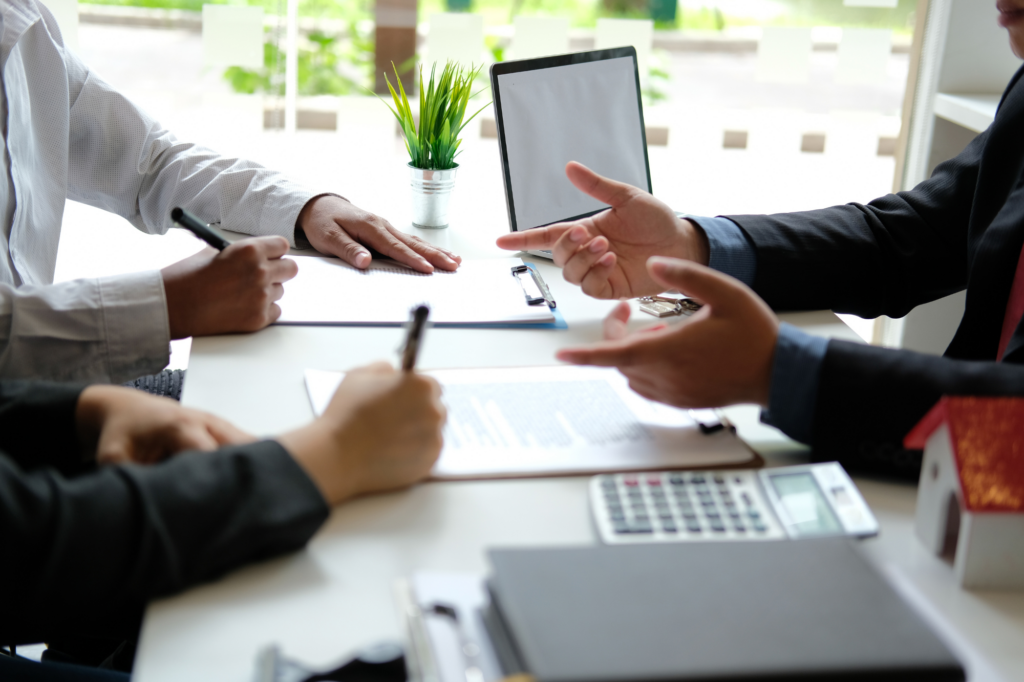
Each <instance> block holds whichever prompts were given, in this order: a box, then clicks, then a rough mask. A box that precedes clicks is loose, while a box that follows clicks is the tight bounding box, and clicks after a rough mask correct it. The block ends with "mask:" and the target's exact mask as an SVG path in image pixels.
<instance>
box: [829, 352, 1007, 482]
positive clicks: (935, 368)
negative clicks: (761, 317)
mask: <svg viewBox="0 0 1024 682" xmlns="http://www.w3.org/2000/svg"><path fill="white" fill-rule="evenodd" d="M943 395H972V396H1024V365H1019V364H1013V363H1005V362H1000V363H997V362H983V361H974V360H954V359H951V358H945V357H938V356H935V355H927V354H924V353H915V352H913V351H905V350H893V349H890V348H879V347H877V346H866V345H862V344H856V343H848V342H845V341H830V342H829V344H828V350H827V351H826V353H825V359H824V362H823V364H822V368H821V378H820V383H819V385H818V397H817V401H816V406H815V415H814V428H813V436H812V442H811V446H812V451H813V455H814V458H815V459H816V460H818V461H824V460H832V459H837V460H839V461H840V462H843V464H844V465H845V466H846V467H847V468H848V469H851V470H854V471H868V472H876V473H885V474H894V475H899V476H905V477H909V478H913V479H915V480H916V479H917V476H918V473H919V471H920V464H921V458H920V453H919V452H912V451H906V450H904V449H903V445H902V443H903V437H904V436H905V435H906V434H907V432H908V431H910V429H911V428H913V427H914V425H915V424H917V422H918V421H919V420H920V419H921V418H922V417H923V416H924V415H925V414H926V413H927V412H928V410H929V409H931V407H932V406H933V405H934V404H935V403H936V402H938V400H939V398H941V397H942V396H943Z"/></svg>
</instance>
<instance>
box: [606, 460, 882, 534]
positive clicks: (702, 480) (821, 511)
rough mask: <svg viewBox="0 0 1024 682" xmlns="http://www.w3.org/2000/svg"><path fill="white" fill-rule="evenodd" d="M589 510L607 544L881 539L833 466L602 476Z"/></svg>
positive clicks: (871, 519) (847, 481) (870, 517)
mask: <svg viewBox="0 0 1024 682" xmlns="http://www.w3.org/2000/svg"><path fill="white" fill-rule="evenodd" d="M590 505H591V509H592V511H593V515H594V522H595V524H596V525H597V529H598V532H599V533H600V535H601V540H602V541H604V542H605V543H606V544H623V543H637V542H641V543H642V542H686V541H693V540H703V541H708V540H711V541H715V540H730V541H735V540H787V539H798V538H806V537H820V536H827V535H852V536H855V537H870V536H873V535H877V534H878V521H876V520H875V517H874V515H873V514H872V513H871V509H869V508H868V505H867V503H865V502H864V498H863V497H861V494H860V491H859V490H857V486H855V485H854V483H853V481H852V480H850V477H849V476H848V475H847V473H846V471H845V470H844V469H843V467H842V466H840V465H839V463H838V462H825V463H821V464H808V465H800V466H789V467H778V468H771V469H761V470H756V471H755V470H736V471H660V472H648V473H640V474H606V475H602V476H595V477H594V478H592V479H591V480H590Z"/></svg>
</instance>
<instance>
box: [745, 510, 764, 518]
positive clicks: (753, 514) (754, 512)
mask: <svg viewBox="0 0 1024 682" xmlns="http://www.w3.org/2000/svg"><path fill="white" fill-rule="evenodd" d="M747 516H749V517H750V518H752V519H759V518H761V512H759V511H757V510H756V509H748V510H747Z"/></svg>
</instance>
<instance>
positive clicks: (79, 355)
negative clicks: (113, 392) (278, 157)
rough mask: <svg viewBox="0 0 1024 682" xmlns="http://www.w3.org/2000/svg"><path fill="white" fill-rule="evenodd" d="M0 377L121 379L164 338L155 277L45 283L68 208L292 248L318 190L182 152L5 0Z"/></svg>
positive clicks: (201, 151) (136, 370)
mask: <svg viewBox="0 0 1024 682" xmlns="http://www.w3.org/2000/svg"><path fill="white" fill-rule="evenodd" d="M0 80H2V84H3V88H2V92H0V118H2V132H3V140H4V145H3V155H2V157H3V158H2V160H0V167H2V168H0V171H2V175H3V178H2V179H0V220H2V221H3V223H2V225H0V377H3V378H29V377H31V378H39V379H57V380H87V381H109V382H121V381H127V380H130V379H133V378H135V377H138V376H141V375H144V374H150V373H153V372H156V371H159V370H160V369H162V368H163V367H164V366H166V364H167V360H168V348H169V341H170V333H169V326H168V321H167V302H166V298H165V296H164V290H163V282H162V280H161V277H160V273H159V272H155V271H153V272H143V273H137V274H131V275H119V276H116V277H101V278H97V279H86V280H76V281H73V282H66V283H62V284H53V272H54V266H55V264H56V260H57V244H58V242H59V240H60V231H61V220H62V218H63V213H64V203H65V199H66V198H69V199H74V200H75V201H80V202H83V203H86V204H89V205H91V206H96V207H98V208H102V209H105V210H107V211H110V212H112V213H116V214H117V215H119V216H122V217H123V218H126V219H127V220H128V221H129V222H131V224H132V225H134V226H135V227H137V228H138V229H140V230H142V231H144V232H150V233H156V234H164V233H165V232H167V230H168V228H170V227H171V220H170V211H171V208H173V207H174V206H182V207H184V208H186V209H188V210H190V211H192V212H193V213H195V214H196V215H198V216H199V217H200V218H203V219H204V220H207V221H209V222H219V223H221V225H223V226H224V227H225V228H227V229H230V230H235V231H238V232H247V233H249V234H255V235H282V236H284V237H286V238H287V239H288V240H289V241H290V242H292V243H294V228H295V222H296V220H297V219H298V215H299V212H300V211H301V210H302V207H303V206H304V205H305V204H306V202H307V201H309V200H310V199H311V198H312V197H313V196H314V195H315V193H314V192H311V191H309V190H307V189H306V188H304V187H301V186H299V185H297V184H295V183H293V182H291V181H289V180H288V179H286V178H285V177H284V176H282V175H281V174H279V173H276V172H274V171H270V170H268V169H266V168H263V167H261V166H259V165H257V164H255V163H252V162H249V161H244V160H241V159H228V158H224V157H221V156H219V155H217V154H216V153H214V152H212V151H211V150H209V149H205V148H203V147H200V146H197V145H194V144H188V143H184V142H179V141H178V140H177V139H175V137H174V136H173V135H172V134H171V133H169V132H168V131H167V130H165V129H163V128H162V127H161V126H160V124H159V123H157V122H156V121H154V120H153V119H152V118H150V117H149V116H147V115H146V114H145V113H143V112H142V111H141V110H140V109H139V108H138V107H137V106H135V105H134V104H132V102H130V101H129V100H128V99H126V98H125V97H124V96H123V95H121V94H119V93H118V92H117V91H116V90H114V89H113V88H112V87H111V86H110V85H108V84H107V83H105V82H103V80H101V79H100V78H98V77H97V76H96V74H94V73H92V72H91V71H90V70H89V69H88V67H86V66H85V64H83V63H82V62H81V60H80V59H79V58H78V57H77V56H75V55H74V54H72V53H71V52H70V51H68V50H67V49H66V48H65V47H64V44H63V39H62V38H61V35H60V31H59V29H58V28H57V22H56V21H55V20H54V18H53V16H52V15H51V14H50V12H49V10H47V9H46V8H45V7H44V6H43V5H42V4H41V3H39V2H37V1H36V0H0Z"/></svg>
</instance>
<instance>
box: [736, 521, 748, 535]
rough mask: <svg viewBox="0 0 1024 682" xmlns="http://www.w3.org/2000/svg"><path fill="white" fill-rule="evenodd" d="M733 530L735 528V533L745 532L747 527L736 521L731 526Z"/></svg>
mask: <svg viewBox="0 0 1024 682" xmlns="http://www.w3.org/2000/svg"><path fill="white" fill-rule="evenodd" d="M733 530H735V531H736V532H737V533H746V532H747V527H746V526H744V525H743V524H741V523H737V524H736V525H735V526H733Z"/></svg>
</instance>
